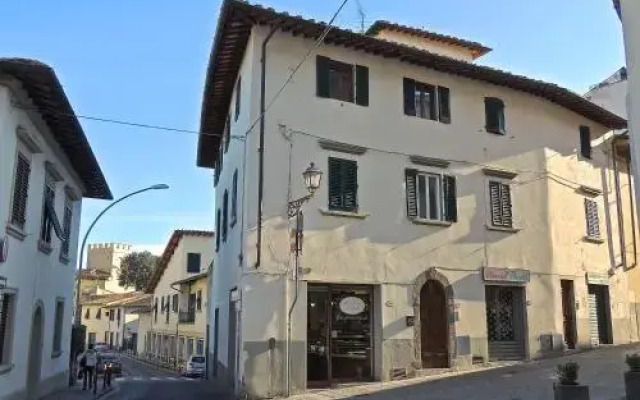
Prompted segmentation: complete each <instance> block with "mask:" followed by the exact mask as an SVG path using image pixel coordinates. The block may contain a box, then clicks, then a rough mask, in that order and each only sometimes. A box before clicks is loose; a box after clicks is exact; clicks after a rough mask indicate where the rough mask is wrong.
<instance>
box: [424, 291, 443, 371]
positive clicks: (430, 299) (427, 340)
mask: <svg viewBox="0 0 640 400" xmlns="http://www.w3.org/2000/svg"><path fill="white" fill-rule="evenodd" d="M447 317H448V316H447V296H446V294H445V291H444V286H442V284H441V283H440V282H438V281H435V280H428V281H427V282H426V283H425V284H424V285H423V286H422V289H420V336H421V343H420V344H421V353H422V367H423V368H448V367H449V340H448V337H449V323H448V320H447Z"/></svg>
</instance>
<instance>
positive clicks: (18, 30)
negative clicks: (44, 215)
mask: <svg viewBox="0 0 640 400" xmlns="http://www.w3.org/2000/svg"><path fill="white" fill-rule="evenodd" d="M267 1H268V2H267ZM339 3H340V0H328V1H322V2H320V1H309V0H265V1H264V2H263V3H262V4H265V5H268V6H270V7H273V8H275V9H277V10H283V11H288V12H290V13H292V14H301V15H303V16H306V17H310V18H315V19H320V20H325V21H327V20H329V19H330V17H331V15H332V14H333V12H334V11H335V10H336V9H337V7H338V5H339ZM360 4H361V5H362V9H363V10H364V13H365V25H366V26H368V25H370V24H371V23H372V22H373V21H374V20H375V19H386V20H389V21H393V22H399V23H402V24H407V25H411V26H415V27H422V28H425V29H429V30H432V31H436V32H441V33H447V34H451V35H454V36H459V37H462V38H466V39H470V40H474V41H479V42H481V43H483V44H485V45H487V46H489V47H491V48H493V52H491V53H489V54H488V55H486V56H485V57H483V58H482V59H481V60H479V62H480V63H483V64H487V65H491V66H495V67H498V68H502V69H507V70H510V71H513V72H516V73H520V74H524V75H527V76H530V77H535V78H538V79H543V80H547V81H551V82H555V83H558V84H560V85H562V86H565V87H567V88H570V89H573V90H575V91H577V92H581V93H582V92H584V91H586V89H587V88H588V87H589V86H590V85H592V84H594V83H597V82H598V81H599V80H601V79H604V78H605V77H607V76H608V75H609V74H610V73H612V72H613V71H615V70H616V69H617V68H619V67H620V66H621V65H623V63H624V50H623V46H622V34H621V28H620V23H619V21H618V19H617V16H616V14H615V12H614V11H613V9H612V6H611V1H610V0H563V1H558V0H536V1H528V2H525V1H513V0H483V1H472V0H446V1H443V0H440V1H436V0H426V1H425V0H403V1H401V2H399V1H389V0H360ZM219 8H220V0H189V1H178V0H133V1H132V0H91V1H86V0H64V1H54V0H49V1H43V0H21V1H3V2H2V4H1V5H0V56H19V57H29V58H36V59H39V60H41V61H43V62H46V63H48V64H50V65H51V66H53V67H54V69H55V70H56V72H57V74H58V76H59V78H60V80H61V81H62V84H63V85H64V87H65V90H66V93H67V95H68V97H69V99H70V100H71V103H72V105H73V107H74V109H75V111H76V113H77V114H79V115H90V116H98V117H104V118H112V119H119V120H128V121H133V122H139V123H145V124H153V125H162V126H169V127H176V128H182V129H192V130H197V129H198V126H199V115H200V103H201V94H202V87H203V83H204V76H205V70H206V67H207V61H208V57H209V52H210V49H211V43H212V40H213V35H214V33H215V28H216V21H217V14H218V10H219ZM338 24H339V25H340V26H342V27H348V28H351V29H359V27H360V17H359V14H358V10H357V2H356V0H349V3H348V4H347V6H346V7H345V8H344V10H343V12H342V13H341V14H340V16H339V18H338ZM81 123H82V126H83V127H84V129H85V132H86V134H87V136H88V137H89V140H90V142H91V144H92V147H93V149H94V152H95V153H96V155H97V157H98V160H99V161H100V163H101V165H102V168H103V170H104V173H105V175H106V177H107V179H108V181H109V184H110V186H111V189H112V191H113V192H114V195H115V196H116V197H117V196H120V195H123V194H125V193H127V192H129V191H132V190H135V189H138V188H141V187H145V186H148V185H151V184H155V183H167V184H169V185H170V186H171V189H170V190H167V191H158V192H148V193H145V194H143V195H140V196H139V197H137V198H133V199H131V200H129V201H127V202H126V203H123V204H122V205H119V206H117V207H116V208H114V209H113V210H112V211H111V212H110V213H109V214H108V216H107V217H105V218H104V219H103V220H102V221H101V222H100V223H99V225H98V226H97V227H96V228H95V229H94V231H93V233H92V235H91V238H90V242H107V241H117V242H124V243H132V244H134V245H139V246H141V247H143V248H145V247H146V248H151V249H153V250H154V251H159V249H161V247H162V246H163V245H164V244H165V242H166V240H167V239H168V237H169V235H170V233H171V231H172V230H173V229H176V228H189V229H212V228H213V226H214V213H213V210H214V203H213V187H212V177H211V171H208V170H205V169H201V168H197V167H196V166H195V155H196V141H197V136H196V135H195V134H184V133H183V134H176V133H168V132H164V131H157V130H151V129H140V128H131V127H125V126H119V125H114V124H106V123H101V122H93V121H87V120H83V121H81ZM106 204H107V203H105V202H103V201H92V200H89V201H85V202H84V211H83V215H82V218H83V224H82V230H83V231H84V229H85V228H86V226H87V225H88V223H89V222H90V220H91V219H93V217H94V216H95V215H96V214H97V213H98V212H99V211H100V210H101V209H102V208H103V207H104V206H106Z"/></svg>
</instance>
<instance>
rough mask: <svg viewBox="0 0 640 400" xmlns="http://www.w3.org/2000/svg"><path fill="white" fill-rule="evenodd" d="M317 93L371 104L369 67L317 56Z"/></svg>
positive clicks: (320, 95)
mask: <svg viewBox="0 0 640 400" xmlns="http://www.w3.org/2000/svg"><path fill="white" fill-rule="evenodd" d="M316 74H317V82H316V85H317V95H318V97H326V98H331V99H336V100H341V101H346V102H350V103H354V102H355V103H356V104H359V105H361V106H368V105H369V68H367V67H365V66H362V65H353V64H347V63H343V62H340V61H336V60H332V59H330V58H327V57H323V56H317V58H316Z"/></svg>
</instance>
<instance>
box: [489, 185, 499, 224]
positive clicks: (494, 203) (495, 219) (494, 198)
mask: <svg viewBox="0 0 640 400" xmlns="http://www.w3.org/2000/svg"><path fill="white" fill-rule="evenodd" d="M489 207H490V208H491V223H492V224H493V225H495V226H501V225H502V207H501V202H500V182H495V181H489Z"/></svg>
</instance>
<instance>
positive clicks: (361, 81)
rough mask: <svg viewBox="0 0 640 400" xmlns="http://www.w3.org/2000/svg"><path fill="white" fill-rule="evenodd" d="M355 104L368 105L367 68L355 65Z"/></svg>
mask: <svg viewBox="0 0 640 400" xmlns="http://www.w3.org/2000/svg"><path fill="white" fill-rule="evenodd" d="M356 104H358V105H361V106H368V105H369V68H367V67H365V66H363V65H356Z"/></svg>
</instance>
